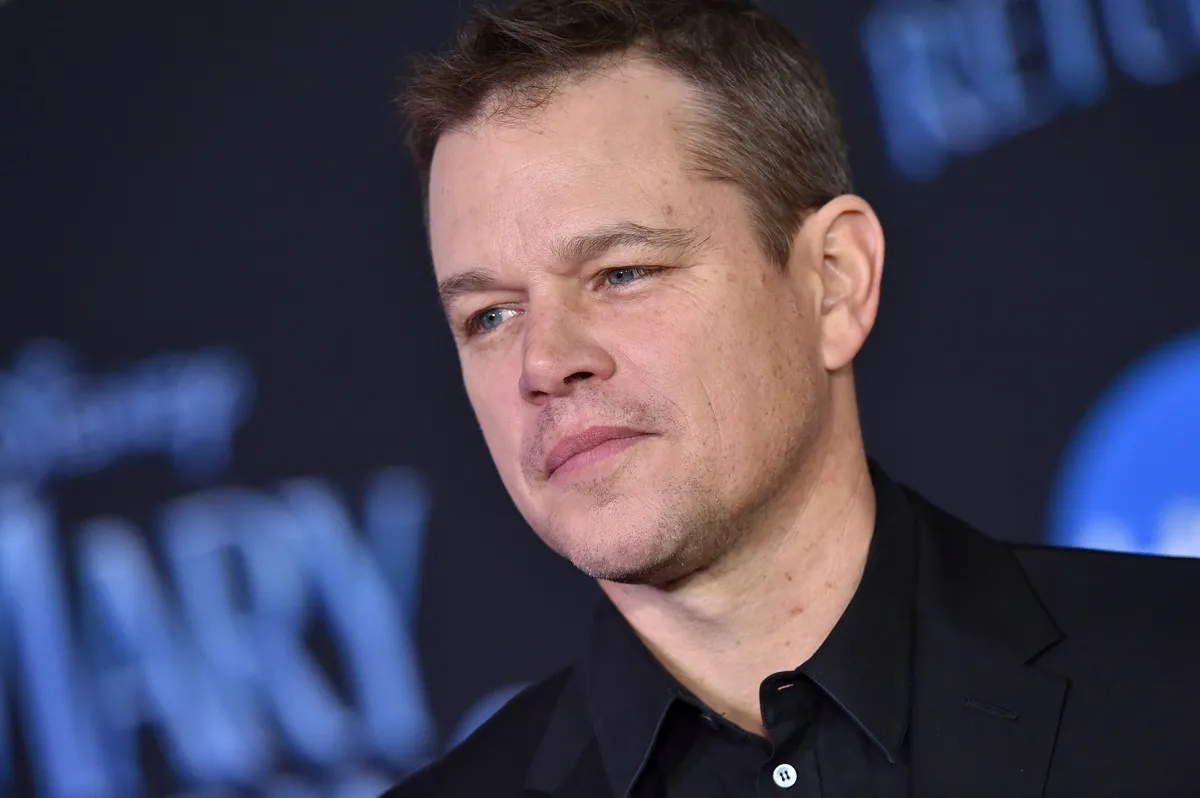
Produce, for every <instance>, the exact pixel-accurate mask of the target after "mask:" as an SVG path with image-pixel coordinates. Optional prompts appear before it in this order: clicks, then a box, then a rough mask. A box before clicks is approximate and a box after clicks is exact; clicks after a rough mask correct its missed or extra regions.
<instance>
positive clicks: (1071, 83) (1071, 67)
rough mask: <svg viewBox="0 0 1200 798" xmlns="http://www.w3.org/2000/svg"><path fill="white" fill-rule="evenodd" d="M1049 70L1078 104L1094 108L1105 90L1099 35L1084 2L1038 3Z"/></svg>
mask: <svg viewBox="0 0 1200 798" xmlns="http://www.w3.org/2000/svg"><path fill="white" fill-rule="evenodd" d="M1038 7H1039V10H1040V12H1041V17H1042V22H1043V25H1044V26H1045V27H1044V30H1045V36H1046V54H1047V56H1048V58H1049V60H1050V71H1051V72H1052V73H1053V75H1054V81H1055V83H1057V84H1058V85H1059V86H1060V87H1061V88H1062V90H1063V93H1064V94H1065V95H1066V96H1067V97H1069V98H1070V99H1071V100H1072V101H1073V102H1075V103H1076V104H1077V105H1081V106H1087V105H1093V104H1094V103H1096V102H1098V101H1099V100H1100V98H1101V97H1103V96H1104V93H1105V91H1106V90H1107V88H1108V70H1107V68H1106V67H1105V64H1104V55H1103V51H1102V49H1101V47H1100V35H1099V33H1098V32H1097V30H1096V24H1095V20H1094V18H1093V17H1092V14H1091V12H1090V9H1089V8H1088V4H1087V0H1038Z"/></svg>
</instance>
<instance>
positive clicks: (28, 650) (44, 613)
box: [0, 487, 113, 798]
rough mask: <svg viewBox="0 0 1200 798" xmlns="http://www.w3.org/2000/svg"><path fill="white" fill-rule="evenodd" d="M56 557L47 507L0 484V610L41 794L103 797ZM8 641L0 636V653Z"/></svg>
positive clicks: (106, 788) (106, 789)
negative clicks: (13, 652)
mask: <svg viewBox="0 0 1200 798" xmlns="http://www.w3.org/2000/svg"><path fill="white" fill-rule="evenodd" d="M57 561H58V558H57V553H56V552H55V547H54V529H53V522H52V519H51V516H50V512H49V510H48V509H47V508H46V507H45V506H44V505H43V504H41V503H39V502H37V501H36V500H35V499H34V497H33V496H32V495H31V494H30V493H29V492H27V491H26V490H24V489H22V488H16V487H9V488H0V602H3V605H2V606H0V610H7V613H5V614H6V615H7V618H8V621H9V627H8V630H9V631H11V632H12V636H13V638H14V641H15V644H16V651H17V654H16V660H17V671H18V673H19V675H20V678H21V681H22V689H20V690H19V691H17V694H18V697H19V700H20V702H21V709H22V714H23V716H24V719H25V722H26V724H27V728H28V730H29V735H28V736H29V743H30V746H31V748H32V758H33V763H34V766H35V777H36V778H37V780H38V784H39V793H40V794H41V795H44V796H46V798H106V797H107V796H109V795H112V794H113V792H112V784H111V783H110V781H109V779H108V777H107V774H106V772H105V768H104V766H103V763H102V759H101V753H100V748H99V744H98V741H97V737H96V729H95V727H94V726H93V725H92V723H91V717H90V712H89V710H90V709H91V707H90V702H89V701H88V697H87V696H86V694H85V693H84V692H83V691H82V690H81V689H80V676H81V674H79V673H78V671H77V669H76V666H75V663H74V661H73V654H72V648H71V638H70V624H69V619H68V613H67V606H66V597H65V595H64V590H63V585H62V581H61V580H60V578H59V573H58V571H57ZM8 645H9V643H8V640H7V639H6V638H0V652H2V651H3V650H4V649H7V648H8ZM7 659H8V657H5V656H0V661H4V660H7ZM0 720H3V718H2V717H0ZM6 750H7V749H6Z"/></svg>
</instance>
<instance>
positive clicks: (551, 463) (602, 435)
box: [545, 427, 646, 476]
mask: <svg viewBox="0 0 1200 798" xmlns="http://www.w3.org/2000/svg"><path fill="white" fill-rule="evenodd" d="M645 434H646V433H644V432H642V431H641V430H636V429H630V428H628V427H589V428H587V429H585V430H584V431H583V432H580V433H578V434H576V435H567V436H566V437H564V438H562V439H561V440H559V442H558V443H556V444H554V448H553V449H551V450H550V452H549V453H548V454H547V455H546V463H545V468H546V475H547V476H551V475H552V474H554V472H555V471H557V470H558V468H559V467H560V466H561V465H562V464H563V463H565V462H567V461H568V460H570V459H571V458H572V457H574V456H575V455H578V454H582V453H584V452H587V451H590V450H592V449H595V448H596V447H597V446H601V445H603V444H605V443H608V442H609V441H616V440H622V439H625V438H640V437H642V436H643V435H645Z"/></svg>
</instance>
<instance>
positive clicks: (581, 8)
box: [400, 0, 853, 268]
mask: <svg viewBox="0 0 1200 798" xmlns="http://www.w3.org/2000/svg"><path fill="white" fill-rule="evenodd" d="M628 58H640V59H645V60H647V61H648V62H650V63H652V64H656V65H658V66H660V67H662V68H665V69H667V70H669V71H671V72H673V73H675V74H677V75H679V76H681V77H683V78H684V79H685V80H686V81H687V82H688V83H689V84H691V86H692V87H693V88H694V89H695V90H696V91H697V99H698V100H699V101H700V102H699V103H696V104H694V105H695V109H694V110H695V114H694V115H695V116H696V117H697V118H696V119H695V122H696V123H697V124H695V125H694V126H693V129H691V130H687V131H686V132H685V133H684V136H683V142H682V143H683V145H684V148H685V153H686V155H687V157H688V159H689V162H690V163H689V166H690V167H691V168H693V169H694V170H696V172H697V173H698V174H700V175H702V176H704V177H706V178H709V179H715V180H720V181H727V182H730V183H732V184H735V185H737V186H738V187H739V188H740V189H741V191H742V192H743V193H744V195H745V196H746V198H747V200H748V204H749V211H750V214H751V217H752V221H753V223H754V226H755V228H756V232H757V235H758V239H759V244H760V246H761V248H762V250H763V252H764V254H765V255H766V256H767V257H768V258H769V259H770V260H772V261H773V262H775V263H776V264H777V265H778V266H780V267H781V268H782V267H784V266H786V264H787V260H788V256H789V254H790V251H791V242H792V238H793V237H794V236H795V234H796V231H797V230H798V229H799V227H800V225H801V224H802V223H803V221H804V219H805V218H807V216H808V215H809V214H810V213H811V212H812V211H813V210H815V209H817V208H819V207H820V206H822V205H824V204H825V203H826V202H828V201H829V200H831V199H833V198H834V197H837V196H839V195H841V194H845V193H849V192H851V191H852V190H853V189H852V186H851V176H850V167H849V164H848V162H847V157H846V144H845V140H844V137H843V134H842V124H841V120H840V117H839V114H838V110H837V105H836V103H835V101H834V99H833V96H832V94H831V92H830V90H829V85H828V81H827V79H826V77H825V74H824V72H823V70H822V69H821V66H820V64H819V62H818V61H817V59H816V57H815V56H814V55H813V54H812V52H811V51H810V50H809V49H808V48H807V47H806V46H805V45H804V44H803V43H801V42H800V41H799V40H798V39H797V38H796V37H795V36H793V35H792V33H791V32H790V31H789V30H788V29H787V28H786V27H785V26H784V25H783V24H782V23H781V22H779V21H778V20H776V19H774V18H772V17H770V16H768V15H767V14H766V13H765V12H763V11H762V10H761V9H759V8H758V7H756V5H755V4H754V3H753V2H750V0H518V2H516V3H515V4H514V5H513V6H512V7H511V8H510V9H509V11H508V12H506V13H497V12H495V11H492V10H489V9H487V8H484V7H477V8H476V10H475V12H474V14H473V16H472V17H471V19H470V20H469V21H468V22H467V24H466V25H465V27H464V28H463V29H462V31H461V32H460V33H459V36H458V40H457V43H456V44H455V46H454V47H453V48H451V49H450V50H449V51H448V52H445V53H442V54H441V55H437V56H424V57H419V58H418V59H417V60H416V62H415V64H414V67H413V71H412V73H411V74H410V76H409V80H408V83H407V87H406V91H405V92H404V94H403V95H402V96H401V98H400V102H401V104H402V108H403V110H404V112H405V114H406V116H407V121H408V136H407V139H408V145H409V148H410V150H411V151H412V154H413V156H414V158H415V160H416V166H417V171H418V174H419V176H420V180H421V190H422V201H423V203H424V208H425V214H426V222H428V212H429V172H430V165H431V163H432V161H433V154H434V149H435V147H436V146H437V142H438V139H439V138H440V137H441V136H442V134H444V133H446V132H448V131H453V130H461V129H463V128H465V127H467V126H469V125H471V124H472V123H475V122H479V121H482V120H484V119H485V118H487V119H491V118H495V116H496V115H499V116H501V117H503V118H506V119H514V118H518V117H519V116H520V114H522V113H525V112H532V111H534V110H536V109H537V108H539V107H541V106H542V105H544V104H545V103H547V102H549V101H550V100H551V99H552V98H553V96H554V95H555V92H556V91H557V90H558V89H559V88H560V87H561V86H562V85H563V82H564V81H565V80H567V79H571V78H575V77H580V76H586V75H587V74H590V73H592V72H598V71H602V70H603V69H605V68H607V67H612V66H614V65H616V64H619V63H620V62H621V61H622V60H624V59H628Z"/></svg>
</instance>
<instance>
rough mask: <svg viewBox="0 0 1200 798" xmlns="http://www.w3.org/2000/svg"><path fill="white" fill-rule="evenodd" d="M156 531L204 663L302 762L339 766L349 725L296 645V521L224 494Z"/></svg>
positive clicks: (301, 575) (299, 634) (300, 639)
mask: <svg viewBox="0 0 1200 798" xmlns="http://www.w3.org/2000/svg"><path fill="white" fill-rule="evenodd" d="M163 527H164V539H163V544H164V548H165V551H166V553H167V557H168V561H169V563H170V566H171V569H172V571H173V573H174V576H175V581H176V583H177V584H178V585H179V591H180V596H181V598H182V600H183V604H184V608H185V612H186V613H187V615H188V618H189V620H190V622H191V625H192V626H193V628H194V629H195V634H196V640H197V643H198V645H199V646H200V647H201V648H202V650H203V651H204V653H205V655H206V656H207V657H208V658H209V660H210V661H211V662H212V663H214V665H215V666H216V667H217V668H218V669H219V670H220V672H221V673H222V675H223V676H224V677H225V679H227V680H229V681H230V682H232V683H234V684H242V685H247V686H253V687H254V688H255V689H256V690H259V691H261V692H262V694H264V695H265V696H266V698H267V699H268V700H269V703H270V706H271V709H272V710H273V712H274V714H275V717H276V718H277V720H278V721H279V724H280V726H281V727H282V729H283V731H284V733H285V735H286V736H287V737H288V739H289V740H290V741H291V742H292V744H293V745H294V746H295V747H296V749H297V750H298V752H299V753H300V754H301V755H302V756H304V757H305V758H307V759H308V760H310V761H312V762H314V763H317V764H320V765H325V766H328V765H332V764H334V763H336V762H339V761H341V760H343V759H345V758H347V757H348V756H349V755H350V754H351V753H352V752H353V750H354V747H355V744H356V734H355V731H356V729H355V728H354V725H353V719H352V717H351V715H350V712H349V711H348V709H347V708H346V707H344V706H343V705H342V703H341V702H340V701H339V699H338V697H337V695H336V694H335V692H334V691H333V689H332V688H331V686H330V685H329V684H328V682H327V680H326V678H325V676H324V675H323V673H322V670H321V668H320V666H319V665H318V664H317V663H316V662H314V661H313V660H312V658H311V657H310V656H309V654H308V652H307V650H306V648H305V644H304V622H305V619H306V616H307V612H308V608H309V604H310V601H309V597H308V590H307V575H306V573H305V571H304V565H305V564H304V563H303V562H301V561H298V560H297V558H296V554H297V551H298V550H299V549H298V545H297V544H298V543H299V541H298V540H297V539H298V538H299V537H300V536H301V533H300V530H299V525H298V521H297V519H296V518H295V516H294V515H292V514H291V513H289V512H288V511H287V510H286V509H285V508H284V507H283V506H281V505H280V503H279V502H278V501H277V500H274V499H272V498H270V497H267V496H264V495H261V494H257V493H253V492H250V491H245V490H232V489H231V490H221V491H210V492H207V493H204V494H200V495H198V496H193V497H189V498H186V499H182V500H179V501H177V502H175V503H174V504H173V505H172V506H171V507H170V508H169V509H168V511H167V513H166V514H165V517H164V524H163ZM235 564H236V565H240V566H241V570H242V571H243V572H244V573H245V576H246V581H247V588H248V591H249V597H248V599H249V600H248V606H247V607H246V608H245V609H242V608H241V607H240V606H239V602H238V600H237V596H236V591H235V588H234V584H233V580H232V578H231V577H232V568H233V566H234V565H235Z"/></svg>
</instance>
